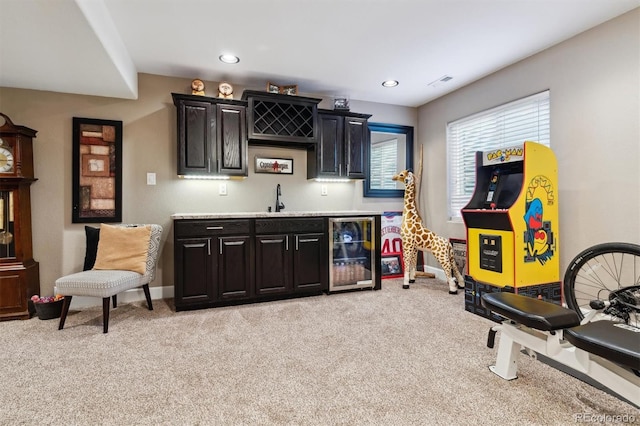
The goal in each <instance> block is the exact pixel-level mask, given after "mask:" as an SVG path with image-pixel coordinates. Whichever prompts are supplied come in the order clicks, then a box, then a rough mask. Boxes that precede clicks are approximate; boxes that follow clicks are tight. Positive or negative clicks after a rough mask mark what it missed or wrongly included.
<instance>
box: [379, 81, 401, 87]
mask: <svg viewBox="0 0 640 426" xmlns="http://www.w3.org/2000/svg"><path fill="white" fill-rule="evenodd" d="M398 84H400V83H398V80H385V81H383V82H382V85H383V86H384V87H396V86H397V85H398Z"/></svg>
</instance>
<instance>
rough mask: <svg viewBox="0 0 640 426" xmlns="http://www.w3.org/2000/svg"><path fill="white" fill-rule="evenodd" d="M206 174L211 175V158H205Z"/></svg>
mask: <svg viewBox="0 0 640 426" xmlns="http://www.w3.org/2000/svg"><path fill="white" fill-rule="evenodd" d="M207 172H209V173H211V158H207Z"/></svg>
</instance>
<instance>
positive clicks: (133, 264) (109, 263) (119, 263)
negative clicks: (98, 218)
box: [93, 223, 151, 274]
mask: <svg viewBox="0 0 640 426" xmlns="http://www.w3.org/2000/svg"><path fill="white" fill-rule="evenodd" d="M150 238H151V227H150V226H137V227H131V228H125V227H123V226H113V225H107V224H104V223H103V224H102V226H101V227H100V241H98V254H97V255H96V263H95V264H94V265H93V269H121V270H125V271H133V272H138V273H139V274H144V273H145V271H146V270H147V252H148V250H149V239H150Z"/></svg>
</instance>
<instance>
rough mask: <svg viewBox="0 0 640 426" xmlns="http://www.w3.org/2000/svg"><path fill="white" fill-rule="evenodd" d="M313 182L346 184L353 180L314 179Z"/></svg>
mask: <svg viewBox="0 0 640 426" xmlns="http://www.w3.org/2000/svg"><path fill="white" fill-rule="evenodd" d="M315 181H316V182H343V183H346V182H353V181H354V179H338V178H335V179H332V178H316V179H315Z"/></svg>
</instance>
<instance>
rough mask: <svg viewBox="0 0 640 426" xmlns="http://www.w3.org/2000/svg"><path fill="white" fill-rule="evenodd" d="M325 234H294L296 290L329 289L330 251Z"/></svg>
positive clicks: (294, 279)
mask: <svg viewBox="0 0 640 426" xmlns="http://www.w3.org/2000/svg"><path fill="white" fill-rule="evenodd" d="M327 250H328V248H327V239H326V237H325V235H324V234H320V233H317V234H316V233H314V234H296V235H294V252H293V253H294V254H293V258H294V261H293V277H294V278H293V281H294V288H295V291H305V290H309V291H311V290H327V289H328V282H329V281H328V266H327V265H328V254H327V253H328V252H327Z"/></svg>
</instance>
